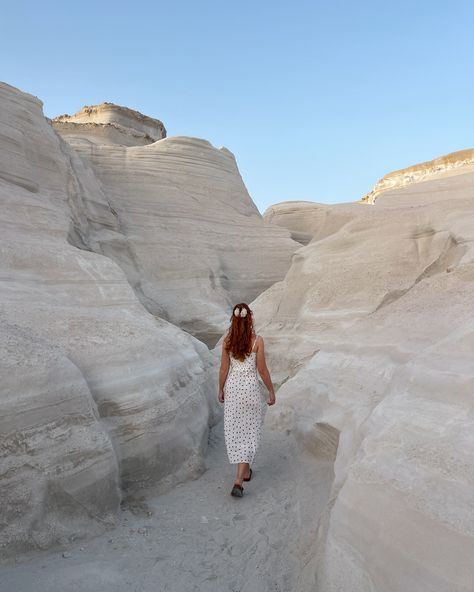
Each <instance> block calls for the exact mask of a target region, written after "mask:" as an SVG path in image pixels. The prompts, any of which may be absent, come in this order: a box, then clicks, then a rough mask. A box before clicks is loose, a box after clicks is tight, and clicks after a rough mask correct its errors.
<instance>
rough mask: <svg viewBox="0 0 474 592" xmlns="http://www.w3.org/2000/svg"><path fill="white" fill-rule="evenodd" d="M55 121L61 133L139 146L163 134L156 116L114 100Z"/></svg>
mask: <svg viewBox="0 0 474 592" xmlns="http://www.w3.org/2000/svg"><path fill="white" fill-rule="evenodd" d="M54 124H55V126H57V127H58V128H59V129H60V130H61V134H62V135H63V136H66V137H67V136H68V135H72V136H73V137H76V136H79V137H81V138H85V139H89V140H91V141H94V140H99V139H100V143H102V144H123V145H124V146H138V145H145V144H151V143H152V142H156V141H157V140H161V139H162V138H165V137H166V130H165V126H164V125H163V123H162V122H161V121H159V120H158V119H153V118H152V117H147V116H146V115H143V114H142V113H139V112H138V111H134V110H132V109H128V108H127V107H120V106H119V105H114V104H113V103H101V104H100V105H93V106H92V107H83V108H82V109H81V110H80V111H78V112H77V113H76V114H75V115H68V114H65V115H59V117H55V119H54Z"/></svg>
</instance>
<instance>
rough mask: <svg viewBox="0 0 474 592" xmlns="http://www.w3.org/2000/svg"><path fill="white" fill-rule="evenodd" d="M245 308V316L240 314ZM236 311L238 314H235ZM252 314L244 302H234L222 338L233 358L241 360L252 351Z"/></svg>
mask: <svg viewBox="0 0 474 592" xmlns="http://www.w3.org/2000/svg"><path fill="white" fill-rule="evenodd" d="M242 310H246V311H247V314H246V316H244V317H243V316H240V315H241V311H242ZM236 312H238V316H237V315H236ZM252 335H253V315H252V311H251V310H250V307H249V305H248V304H246V303H245V302H240V303H239V304H236V305H235V306H234V307H233V309H232V316H231V317H230V327H229V331H228V332H227V335H226V338H225V340H224V347H225V348H226V350H227V351H228V352H229V354H232V355H233V356H234V358H236V359H237V360H240V361H241V362H243V361H244V360H245V358H246V357H247V356H248V355H250V352H251V351H252Z"/></svg>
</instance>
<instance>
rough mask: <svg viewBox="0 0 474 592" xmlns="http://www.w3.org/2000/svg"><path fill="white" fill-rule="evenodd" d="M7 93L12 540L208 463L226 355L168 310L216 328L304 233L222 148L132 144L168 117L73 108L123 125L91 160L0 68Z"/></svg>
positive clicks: (1, 398) (6, 541)
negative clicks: (268, 207) (277, 213)
mask: <svg viewBox="0 0 474 592" xmlns="http://www.w3.org/2000/svg"><path fill="white" fill-rule="evenodd" d="M0 104H1V110H0V145H1V148H2V149H1V151H0V200H1V204H2V208H1V218H0V230H1V232H0V245H1V249H0V268H1V275H2V290H1V292H0V319H1V326H2V331H1V332H0V351H1V355H0V368H1V377H2V380H1V383H0V418H1V419H0V434H1V441H0V458H1V464H0V492H1V497H2V504H1V510H0V514H1V517H0V545H1V546H2V548H4V549H5V548H6V549H7V552H13V551H15V550H21V549H25V548H27V547H34V548H46V547H48V546H49V545H52V544H55V543H58V542H65V541H67V540H70V538H74V537H76V538H77V537H80V536H85V535H87V536H90V535H92V534H95V533H97V532H99V531H101V530H103V529H104V528H105V527H107V526H108V525H110V524H111V523H113V521H114V515H115V513H116V511H117V508H118V505H119V503H120V500H121V499H122V495H123V492H134V491H137V490H140V491H142V490H146V489H147V488H151V487H153V488H154V489H156V488H158V490H160V489H163V488H166V487H169V486H171V485H172V484H173V483H176V482H177V481H180V480H183V479H186V478H189V477H190V476H195V475H197V474H198V473H199V472H201V471H202V458H203V453H204V451H205V449H206V445H207V434H208V427H209V424H211V423H212V422H213V421H214V413H215V412H216V402H215V401H216V373H215V362H214V358H213V357H212V356H211V354H210V353H209V350H208V348H207V347H206V345H205V344H203V343H202V342H201V341H199V340H198V339H196V338H194V337H193V336H191V335H190V334H189V333H188V332H185V331H183V330H182V329H180V328H179V327H177V326H176V325H174V324H172V323H170V322H168V321H167V320H166V319H165V318H163V317H167V318H172V319H173V320H175V321H176V322H179V323H180V324H181V325H182V326H186V327H187V328H190V329H194V332H195V333H198V334H203V333H206V335H209V334H211V335H214V334H216V332H217V331H218V330H219V331H221V330H222V329H223V328H224V327H225V325H226V320H227V318H228V315H229V314H230V310H229V303H230V302H231V300H232V298H237V295H238V294H240V292H245V294H248V295H249V296H251V295H255V294H256V293H258V291H259V290H260V289H262V287H264V286H265V285H267V284H268V283H270V282H272V281H273V279H274V278H275V277H277V275H278V273H281V274H283V272H284V267H285V265H286V263H285V261H286V262H288V261H289V257H290V254H291V251H292V250H293V249H294V246H293V242H292V241H291V240H290V238H289V233H288V232H287V231H284V230H282V229H276V230H275V229H273V228H272V227H267V226H266V225H265V224H264V223H263V221H262V220H261V217H260V215H259V214H258V212H257V211H256V208H255V206H254V205H253V203H252V202H251V200H250V198H249V196H248V194H247V193H246V192H244V189H243V183H242V181H241V179H240V175H238V171H237V167H236V165H235V160H234V158H233V157H232V156H231V155H230V153H229V152H228V151H226V150H219V151H218V150H215V149H213V148H212V147H211V146H210V145H209V144H208V143H206V142H204V141H198V140H192V139H190V140H187V139H184V138H179V139H171V138H169V139H168V138H166V139H161V140H159V141H158V142H154V143H151V144H148V145H146V146H144V147H143V148H142V147H134V148H128V149H127V148H125V147H124V146H123V144H118V143H117V141H118V140H121V141H122V140H123V135H124V134H125V135H126V137H127V139H130V136H131V135H133V134H135V133H138V132H140V133H141V134H143V135H142V136H140V138H141V139H140V142H142V141H143V139H144V137H145V135H146V136H149V140H154V139H155V136H154V135H153V134H155V135H156V134H157V135H158V136H159V135H160V134H164V128H162V126H161V124H160V123H159V122H156V121H154V120H150V119H149V118H145V117H142V116H139V115H138V114H136V113H135V112H131V111H129V110H126V109H122V108H117V107H115V106H110V105H105V106H103V105H101V106H99V107H97V108H87V109H86V110H85V115H86V116H87V118H88V119H94V121H92V123H90V122H86V123H80V124H79V123H74V125H81V126H82V125H85V126H90V125H92V127H87V134H89V133H90V130H91V129H93V130H94V134H95V133H96V130H97V126H98V127H107V126H112V127H114V130H115V131H114V132H113V138H112V139H111V137H110V136H109V137H108V140H107V142H108V143H103V142H104V136H105V135H107V134H108V133H109V132H104V133H102V132H99V140H100V141H99V144H96V145H95V150H96V151H97V153H101V154H102V156H103V157H104V160H103V162H102V166H103V167H104V171H103V173H101V174H99V175H96V171H97V168H98V165H97V162H95V161H94V162H93V160H94V159H93V158H92V157H91V158H88V157H87V154H88V152H87V151H85V150H79V152H76V151H75V149H74V148H72V147H71V145H70V144H69V143H68V142H66V141H64V140H63V139H62V138H61V136H60V135H58V133H57V132H56V131H55V130H54V129H53V127H52V126H51V124H50V123H49V122H48V121H47V120H46V118H45V117H44V116H43V113H42V104H41V102H40V101H39V100H38V99H37V98H35V97H33V96H31V95H27V94H25V93H22V92H20V91H19V90H17V89H15V88H13V87H11V86H8V85H6V84H1V85H0ZM99 116H100V118H99ZM104 117H105V118H106V119H107V121H106V122H105V123H104V122H103V118H104ZM81 118H82V115H81V117H78V119H81ZM98 119H100V121H99V120H98ZM67 125H69V123H68V124H67ZM116 126H120V129H118V128H117V127H116ZM124 130H125V131H124ZM130 130H133V133H132V132H130ZM115 132H117V134H119V136H117V134H116V133H115ZM65 135H66V137H67V134H65ZM94 137H96V136H94ZM74 140H75V141H76V140H77V138H76V137H74ZM149 140H147V141H149ZM71 143H72V142H71ZM79 143H80V144H81V143H82V144H84V145H86V146H90V145H92V140H91V139H90V137H89V138H87V139H86V137H85V136H81V137H80V140H79ZM82 144H81V145H82ZM79 153H80V154H79ZM114 177H115V179H114ZM122 182H123V184H124V185H123V186H121V183H122ZM111 187H113V188H114V190H113V191H112V190H111ZM163 195H165V196H166V197H167V200H166V199H164V198H163ZM160 200H161V201H160ZM213 204H214V205H213ZM224 220H225V221H226V223H225V224H224V222H223V221H224ZM221 225H222V226H223V227H222V228H221ZM262 237H263V243H264V247H263V250H261V251H260V252H259V257H260V258H259V259H257V258H256V257H255V249H256V248H257V247H258V245H259V244H260V243H259V241H260V238H262ZM242 240H243V241H244V244H242V242H241V241H242ZM238 246H241V248H238ZM236 253H237V254H236ZM266 255H268V261H267V262H265V256H266ZM267 267H268V269H269V271H268V272H267V273H266V272H265V269H266V268H267ZM278 270H280V271H278ZM260 271H261V272H260ZM265 273H266V275H265ZM147 274H149V275H147ZM261 276H263V277H261ZM144 305H145V306H144ZM147 309H148V310H147ZM175 310H177V311H183V312H182V314H181V316H179V315H178V314H177V313H175V312H174V311H175ZM186 322H188V323H189V324H188V325H186ZM191 323H194V325H192V326H191ZM199 323H201V325H199ZM199 327H202V328H201V329H199Z"/></svg>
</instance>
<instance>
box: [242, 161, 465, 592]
mask: <svg viewBox="0 0 474 592" xmlns="http://www.w3.org/2000/svg"><path fill="white" fill-rule="evenodd" d="M473 194H474V174H473V173H465V174H463V175H461V174H458V175H454V176H452V177H449V178H448V177H444V178H442V179H439V180H431V181H426V182H424V183H419V184H413V185H410V186H408V187H405V188H400V189H397V190H393V191H390V192H389V191H387V192H385V193H384V194H383V195H381V196H380V197H379V198H378V199H377V201H376V203H375V205H374V206H367V205H363V204H350V205H338V206H334V207H331V206H328V207H327V208H328V209H329V210H334V211H333V212H331V216H332V215H334V216H342V215H346V213H347V215H348V216H349V215H352V216H353V217H352V220H350V221H348V222H347V223H346V224H344V225H342V226H341V227H340V228H339V229H337V230H336V231H335V232H333V233H328V234H327V236H325V238H321V239H320V240H313V241H312V242H310V243H309V244H308V245H307V246H306V247H303V248H301V249H300V250H299V251H298V252H297V253H296V254H295V255H294V257H293V263H292V266H291V268H290V270H289V271H288V273H287V276H286V277H285V279H284V280H283V281H282V282H279V283H278V284H276V285H275V286H273V287H272V288H271V289H270V290H268V291H266V292H265V293H264V294H262V295H261V296H260V297H259V298H257V300H256V301H255V302H254V303H253V305H252V306H253V308H254V310H255V315H256V318H258V319H259V324H260V327H259V330H260V332H261V333H262V334H263V335H264V336H265V338H266V342H267V351H268V352H269V353H270V354H271V359H270V366H271V368H272V369H273V368H275V369H278V371H277V372H276V373H275V374H276V376H277V378H278V381H279V382H282V383H284V384H283V386H282V387H281V388H280V391H279V395H278V400H279V408H278V409H277V408H276V410H275V414H272V417H275V423H274V426H275V427H278V428H279V429H281V430H283V429H291V430H293V431H294V433H295V435H296V437H297V440H298V441H299V442H300V444H301V445H302V446H303V447H304V448H305V449H307V450H309V451H315V453H316V454H317V453H318V452H317V451H318V447H319V446H320V444H318V442H321V441H324V440H325V439H327V434H328V433H329V434H331V433H332V432H334V431H336V430H337V432H339V447H338V453H337V458H336V462H335V482H334V485H333V491H332V495H331V502H330V504H329V505H328V507H327V510H326V514H325V517H324V519H323V520H321V522H320V527H319V536H318V541H317V544H316V545H315V560H314V561H313V562H310V563H309V564H308V566H307V568H306V570H305V573H304V574H302V587H301V589H302V590H309V589H318V590H324V591H325V592H333V591H334V592H335V591H336V590H337V591H338V592H340V591H344V592H349V591H351V592H352V591H354V590H357V592H366V591H367V592H368V591H371V592H372V591H377V592H382V591H383V592H395V591H396V592H402V591H403V592H404V591H406V590H427V591H428V590H432V591H436V592H451V591H454V590H456V591H457V592H461V591H462V592H468V591H470V590H472V583H473V582H474V567H473V566H474V563H473V562H472V557H474V502H473V496H472V492H473V491H474V472H473V458H474V429H473V428H474V413H473V411H474V406H473V404H472V385H473V381H474V371H473V365H472V359H471V358H472V351H474V321H473V318H472V314H471V309H472V295H473V293H474V261H473V260H474V248H473V246H474V201H473ZM284 207H285V208H286V209H287V206H284ZM294 208H295V209H297V208H298V206H297V205H295V206H294ZM276 209H277V210H278V206H277V208H276ZM304 209H305V217H306V216H308V217H309V216H310V215H311V214H310V213H309V212H308V206H306V205H305V206H304ZM292 218H293V220H292V222H291V224H294V220H295V219H297V215H296V214H292ZM315 218H316V220H315V222H314V228H315V229H316V232H318V231H320V230H321V226H320V220H321V216H320V206H319V205H317V206H315ZM298 223H299V222H298ZM288 226H290V224H288ZM299 228H301V226H298V227H297V229H299ZM309 228H311V224H310V223H309V221H306V222H305V229H306V230H307V229H309Z"/></svg>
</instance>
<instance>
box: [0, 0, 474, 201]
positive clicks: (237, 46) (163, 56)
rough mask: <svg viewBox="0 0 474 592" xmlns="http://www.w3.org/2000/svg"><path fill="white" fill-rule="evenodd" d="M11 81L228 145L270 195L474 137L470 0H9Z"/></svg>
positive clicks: (333, 196) (365, 180)
mask: <svg viewBox="0 0 474 592" xmlns="http://www.w3.org/2000/svg"><path fill="white" fill-rule="evenodd" d="M0 19H1V20H0V79H1V80H4V81H5V82H8V83H9V84H12V85H13V86H17V87H19V88H20V89H22V90H25V91H28V92H30V93H32V94H34V95H37V96H38V97H40V98H41V99H42V100H43V102H44V111H45V114H46V115H48V116H49V117H52V116H55V115H58V114H62V113H74V112H76V111H77V110H78V109H80V108H81V107H82V106H83V105H85V104H87V105H90V104H95V103H99V102H102V101H111V102H114V103H118V104H120V105H125V106H127V107H131V108H133V109H137V110H139V111H141V112H143V113H145V114H147V115H150V116H153V117H157V118H159V119H161V120H162V121H163V122H164V124H165V126H166V128H167V130H168V134H169V135H189V136H197V137H202V138H206V139H208V140H210V141H211V142H212V143H213V144H214V145H216V146H226V147H227V148H229V149H230V150H231V151H232V152H233V153H234V154H235V155H236V158H237V162H238V164H239V167H240V170H241V173H242V176H243V178H244V181H245V183H246V185H247V187H248V189H249V191H250V194H251V195H252V197H253V199H254V201H255V202H256V204H257V206H258V207H259V209H260V210H261V211H262V212H263V210H264V209H265V208H266V207H267V206H268V205H270V204H272V203H276V202H279V201H284V200H295V199H303V200H311V201H320V202H326V203H335V202H342V201H351V200H355V199H358V198H360V197H361V196H362V195H363V194H365V193H366V192H367V191H369V190H370V189H371V187H372V185H373V184H374V183H375V181H376V180H377V179H378V178H379V177H381V176H382V175H383V174H385V173H387V172H389V171H391V170H394V169H397V168H401V167H405V166H408V165H411V164H415V163H416V162H421V161H424V160H428V159H430V158H433V157H436V156H439V155H441V154H445V153H447V152H451V151H454V150H460V149H463V148H471V147H474V67H473V64H474V33H473V31H474V3H473V2H472V1H456V0H451V1H450V2H440V1H438V0H431V1H425V0H421V1H417V0H411V1H407V0H401V1H397V2H382V1H380V0H379V1H363V0H362V1H359V2H349V1H344V2H343V1H337V0H336V1H334V0H333V1H330V0H327V1H324V2H323V1H318V0H314V1H310V0H305V1H302V0H293V1H290V0H288V1H287V2H279V1H278V0H273V1H267V0H264V1H259V0H253V1H247V0H240V1H239V2H231V1H225V0H219V1H217V0H216V1H213V0H208V1H207V0H188V1H182V0H168V1H166V2H161V1H159V0H158V1H150V2H144V1H139V0H137V1H135V2H120V1H118V0H116V1H115V2H110V1H108V0H107V1H100V0H97V1H96V2H68V1H67V0H65V1H63V2H59V1H48V0H45V1H41V2H40V1H34V2H33V1H30V2H25V1H22V0H16V1H14V2H8V3H7V2H2V11H1V15H0Z"/></svg>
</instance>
